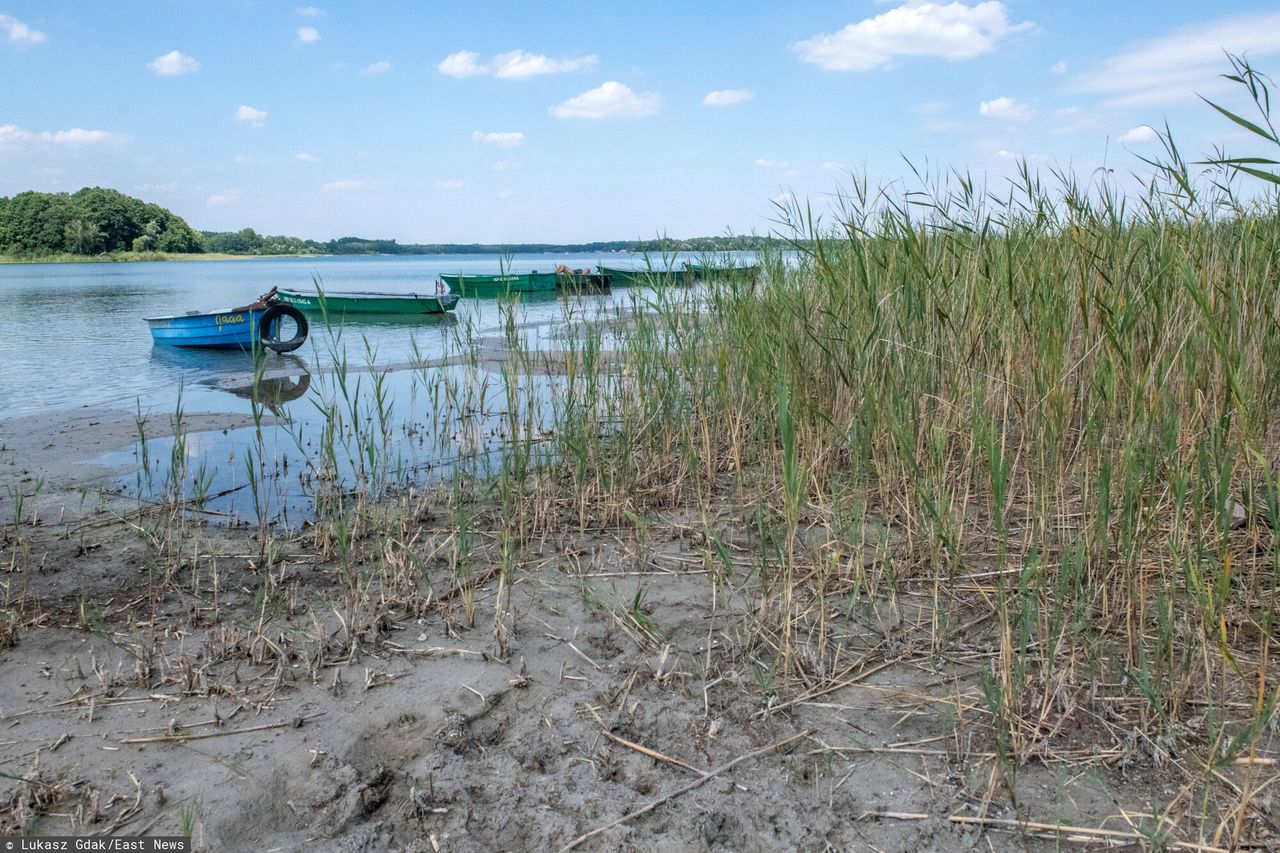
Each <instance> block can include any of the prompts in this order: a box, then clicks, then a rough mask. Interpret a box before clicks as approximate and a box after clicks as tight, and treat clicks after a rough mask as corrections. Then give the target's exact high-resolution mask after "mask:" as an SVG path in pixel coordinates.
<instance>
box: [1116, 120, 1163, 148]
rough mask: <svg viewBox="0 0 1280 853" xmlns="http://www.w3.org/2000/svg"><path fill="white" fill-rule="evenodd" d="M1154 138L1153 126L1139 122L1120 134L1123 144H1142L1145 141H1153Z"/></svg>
mask: <svg viewBox="0 0 1280 853" xmlns="http://www.w3.org/2000/svg"><path fill="white" fill-rule="evenodd" d="M1156 138H1157V134H1156V131H1155V128H1153V127H1151V126H1150V125H1146V124H1140V125H1138V126H1137V127H1133V128H1130V129H1129V130H1126V131H1125V132H1124V133H1122V134H1120V142H1122V143H1123V144H1125V145H1142V144H1143V143H1146V142H1155V141H1156Z"/></svg>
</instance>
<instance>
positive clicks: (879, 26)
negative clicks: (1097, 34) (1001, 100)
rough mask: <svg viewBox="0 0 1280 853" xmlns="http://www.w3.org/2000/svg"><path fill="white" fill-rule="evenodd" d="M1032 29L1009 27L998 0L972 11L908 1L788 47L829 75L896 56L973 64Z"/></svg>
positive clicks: (870, 66) (866, 67)
mask: <svg viewBox="0 0 1280 853" xmlns="http://www.w3.org/2000/svg"><path fill="white" fill-rule="evenodd" d="M1032 26H1034V25H1033V24H1031V23H1030V22H1024V23H1021V24H1014V23H1010V21H1009V13H1008V10H1006V9H1005V6H1004V4H1003V3H1000V2H997V0H987V1H986V2H983V3H978V4H976V5H973V6H966V5H965V4H964V3H960V2H952V3H945V4H944V3H918V2H908V3H904V4H903V5H901V6H898V7H897V8H894V9H890V10H889V11H887V12H884V13H883V14H880V15H876V16H875V17H873V18H866V19H864V20H862V21H859V22H858V23H856V24H849V25H848V26H847V27H845V28H844V29H842V30H839V31H838V32H834V33H826V34H819V35H816V36H814V37H812V38H810V39H806V40H805V41H801V42H796V43H795V44H793V45H792V46H791V47H792V49H793V50H795V51H796V52H797V53H798V54H799V55H800V58H801V59H802V60H803V61H805V62H811V63H813V64H814V65H817V66H818V67H819V68H823V69H825V70H827V71H870V70H871V69H873V68H878V67H881V66H884V65H888V64H889V63H890V62H892V61H893V60H894V59H895V58H897V57H900V56H939V57H942V58H943V59H950V60H959V59H972V58H974V57H975V56H981V55H982V54H984V53H989V52H990V51H992V50H994V49H995V47H996V45H997V44H999V43H1000V42H1001V41H1003V40H1004V39H1006V38H1008V37H1009V36H1011V35H1013V34H1014V33H1017V32H1021V31H1023V30H1026V29H1028V28H1030V27H1032Z"/></svg>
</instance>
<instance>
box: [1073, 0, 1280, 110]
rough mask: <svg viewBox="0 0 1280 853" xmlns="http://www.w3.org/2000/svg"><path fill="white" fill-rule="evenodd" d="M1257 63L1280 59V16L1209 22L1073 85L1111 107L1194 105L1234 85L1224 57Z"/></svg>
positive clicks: (1141, 48) (1149, 43)
mask: <svg viewBox="0 0 1280 853" xmlns="http://www.w3.org/2000/svg"><path fill="white" fill-rule="evenodd" d="M1224 50H1225V51H1230V52H1231V53H1234V54H1237V55H1240V54H1248V56H1249V58H1250V59H1251V60H1252V61H1254V62H1255V63H1256V62H1257V61H1258V60H1259V59H1262V58H1264V57H1269V56H1275V55H1277V54H1280V12H1259V13H1257V14H1252V15H1238V16H1233V17H1228V18H1219V19H1217V20H1212V21H1206V22H1203V23H1199V24H1195V25H1192V26H1188V27H1182V28H1180V29H1176V30H1173V31H1172V32H1170V33H1168V34H1167V35H1163V36H1159V37H1157V38H1151V39H1144V40H1142V41H1136V42H1133V43H1131V44H1129V45H1127V46H1126V47H1124V48H1123V49H1122V50H1121V51H1120V52H1118V53H1116V54H1114V55H1112V56H1110V57H1107V58H1105V59H1103V60H1102V61H1101V62H1097V63H1094V64H1093V65H1092V66H1091V67H1090V69H1089V70H1088V71H1087V72H1083V73H1081V74H1078V75H1076V76H1075V77H1073V78H1071V79H1070V80H1069V81H1068V86H1069V88H1070V90H1071V91H1075V92H1088V93H1092V94H1097V95H1102V96H1104V97H1105V98H1106V101H1105V103H1106V105H1107V106H1112V107H1135V106H1155V105H1162V104H1172V103H1177V102H1179V101H1194V100H1195V99H1196V95H1197V94H1203V93H1212V92H1214V91H1217V90H1220V89H1221V88H1223V87H1226V86H1229V85H1230V84H1229V83H1227V82H1226V81H1224V80H1223V79H1222V78H1221V76H1220V75H1221V74H1222V73H1223V72H1224V71H1225V70H1227V69H1228V68H1229V66H1228V65H1227V61H1226V58H1225V57H1224V56H1223V55H1222V52H1223V51H1224Z"/></svg>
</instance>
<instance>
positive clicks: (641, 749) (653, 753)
mask: <svg viewBox="0 0 1280 853" xmlns="http://www.w3.org/2000/svg"><path fill="white" fill-rule="evenodd" d="M601 731H602V732H603V733H604V736H605V737H607V738H608V739H609V740H611V741H613V742H614V743H616V744H618V745H620V746H625V747H626V748H627V749H634V750H635V751H636V752H638V753H640V754H641V755H647V756H649V757H650V758H654V759H657V760H658V761H665V762H667V763H668V764H671V765H674V766H676V767H679V768H681V769H682V770H688V771H691V772H693V773H696V774H698V775H699V776H706V775H707V771H705V770H702V769H700V768H697V767H694V766H693V765H692V764H688V763H686V762H684V761H681V760H680V759H678V758H672V757H671V756H670V755H664V754H663V753H661V752H658V751H657V750H656V749H650V748H649V747H647V746H643V745H641V744H638V743H634V742H632V741H629V740H627V739H626V738H622V737H618V736H617V735H615V734H614V733H613V732H611V731H609V730H608V729H601Z"/></svg>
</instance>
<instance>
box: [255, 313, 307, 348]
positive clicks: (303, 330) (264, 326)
mask: <svg viewBox="0 0 1280 853" xmlns="http://www.w3.org/2000/svg"><path fill="white" fill-rule="evenodd" d="M283 317H290V318H292V319H293V322H294V323H296V324H297V326H298V331H297V332H296V333H295V334H294V336H293V337H292V338H290V339H289V340H287V341H282V340H280V339H279V338H278V337H276V335H277V334H279V320H280V319H281V318H283ZM307 331H308V329H307V318H306V317H305V316H304V315H303V313H302V312H301V311H299V310H298V309H297V308H294V307H293V306H292V305H288V304H286V303H283V302H277V303H276V304H275V305H272V306H270V307H269V308H267V310H266V311H263V312H262V316H261V317H260V318H259V319H258V339H259V340H261V341H262V345H263V346H264V347H266V348H267V349H269V350H272V351H274V352H293V351H294V350H296V349H297V348H298V347H300V346H302V345H303V344H304V343H305V342H306V340H307Z"/></svg>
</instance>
